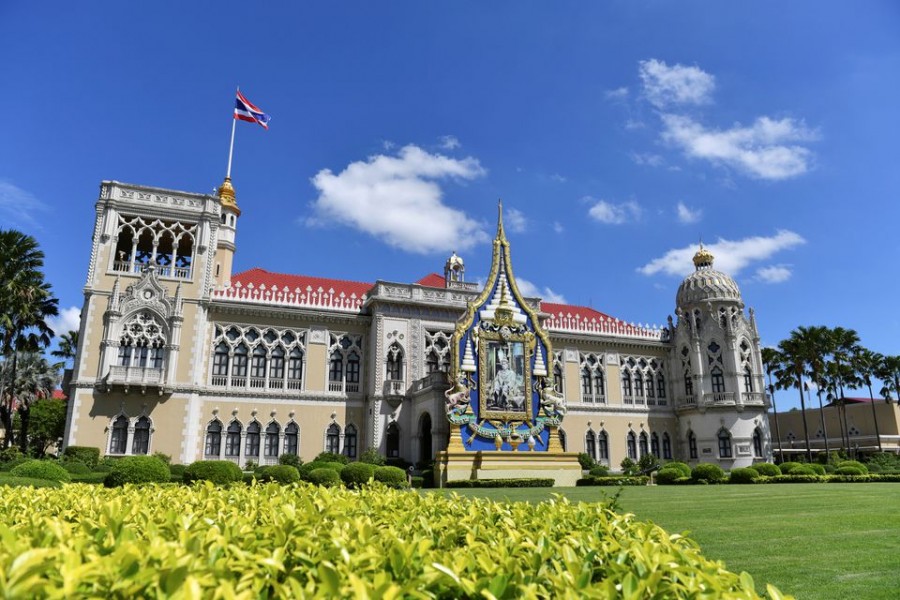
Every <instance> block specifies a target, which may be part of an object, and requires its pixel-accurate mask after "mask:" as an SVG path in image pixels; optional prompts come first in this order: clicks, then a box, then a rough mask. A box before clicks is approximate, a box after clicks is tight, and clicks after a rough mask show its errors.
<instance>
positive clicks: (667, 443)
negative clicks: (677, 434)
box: [662, 433, 672, 460]
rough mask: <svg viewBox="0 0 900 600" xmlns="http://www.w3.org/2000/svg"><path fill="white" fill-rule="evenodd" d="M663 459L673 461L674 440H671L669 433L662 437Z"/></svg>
mask: <svg viewBox="0 0 900 600" xmlns="http://www.w3.org/2000/svg"><path fill="white" fill-rule="evenodd" d="M662 454H663V455H662V457H663V458H664V459H665V460H671V459H672V440H671V438H669V434H668V433H663V437H662Z"/></svg>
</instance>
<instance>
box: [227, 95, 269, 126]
mask: <svg viewBox="0 0 900 600" xmlns="http://www.w3.org/2000/svg"><path fill="white" fill-rule="evenodd" d="M234 118H235V119H240V120H241V121H249V122H251V123H259V124H260V125H262V127H263V129H268V128H269V121H270V120H272V117H270V116H269V115H267V114H266V113H264V112H263V111H262V110H260V109H259V107H258V106H256V105H255V104H253V103H252V102H250V101H249V100H247V99H246V98H245V97H244V95H243V94H242V93H241V91H240V90H238V92H237V100H236V101H235V104H234Z"/></svg>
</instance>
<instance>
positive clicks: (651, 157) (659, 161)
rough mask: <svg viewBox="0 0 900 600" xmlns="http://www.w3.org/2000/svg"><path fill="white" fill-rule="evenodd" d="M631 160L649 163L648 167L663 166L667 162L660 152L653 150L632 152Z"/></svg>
mask: <svg viewBox="0 0 900 600" xmlns="http://www.w3.org/2000/svg"><path fill="white" fill-rule="evenodd" d="M631 160H633V161H634V164H636V165H647V166H648V167H661V166H662V165H663V164H665V160H664V159H663V157H662V156H660V155H659V154H653V153H651V152H643V153H642V152H632V153H631Z"/></svg>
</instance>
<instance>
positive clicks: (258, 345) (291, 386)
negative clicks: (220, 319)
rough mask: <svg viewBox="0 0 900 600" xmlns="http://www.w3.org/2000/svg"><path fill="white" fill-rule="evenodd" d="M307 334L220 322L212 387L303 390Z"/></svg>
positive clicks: (215, 332) (212, 357)
mask: <svg viewBox="0 0 900 600" xmlns="http://www.w3.org/2000/svg"><path fill="white" fill-rule="evenodd" d="M306 335H307V332H306V331H305V330H302V329H280V328H275V327H268V328H266V327H255V326H247V325H237V324H228V323H219V324H217V325H216V326H215V330H214V334H213V343H212V356H211V360H210V379H209V382H210V385H214V386H217V387H228V388H233V389H234V388H237V389H256V390H265V389H268V390H284V389H287V390H302V389H303V381H304V377H303V374H304V373H305V372H306Z"/></svg>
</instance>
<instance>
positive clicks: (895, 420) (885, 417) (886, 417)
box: [769, 392, 900, 457]
mask: <svg viewBox="0 0 900 600" xmlns="http://www.w3.org/2000/svg"><path fill="white" fill-rule="evenodd" d="M787 393H789V392H782V393H781V394H782V396H783V395H784V394H787ZM813 401H814V402H815V397H814V398H813ZM846 409H847V429H849V431H850V436H849V439H850V449H851V451H853V452H856V451H863V452H877V451H878V438H876V436H875V417H874V416H873V415H872V405H871V404H869V403H867V402H862V403H858V404H847V406H846ZM823 413H824V416H825V421H824V424H825V426H824V427H823V426H822V423H823V422H822V414H823ZM875 413H876V415H877V417H878V433H879V435H880V437H881V447H882V449H883V450H884V451H885V452H898V451H900V406H898V405H897V403H896V402H892V403H887V402H884V401H883V400H877V399H876V401H875ZM769 421H770V427H771V431H772V445H773V446H774V450H775V451H776V452H777V451H778V438H777V437H776V423H775V415H772V414H770V415H769ZM806 423H807V427H808V428H809V444H810V447H811V448H812V449H813V451H814V452H817V453H818V452H822V451H824V450H825V432H826V431H827V433H828V446H829V450H832V451H834V450H837V449H839V448H841V447H842V445H843V446H844V447H846V444H847V442H846V436H847V434H846V430H844V429H843V419H842V418H841V415H840V410H839V409H838V407H836V406H826V407H824V409H823V410H822V411H821V412H820V411H819V407H818V403H816V406H815V407H812V406H811V405H810V404H809V403H807V409H806ZM777 431H778V432H779V433H780V434H781V449H782V450H783V451H784V453H785V456H786V457H787V456H791V455H793V456H797V455H798V454H802V453H803V452H804V449H805V447H806V441H805V439H804V436H803V413H802V412H801V411H800V410H798V409H793V410H790V411H787V412H779V413H778V427H777ZM842 432H843V436H844V438H845V440H844V441H843V443H842V441H841V437H842Z"/></svg>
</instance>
